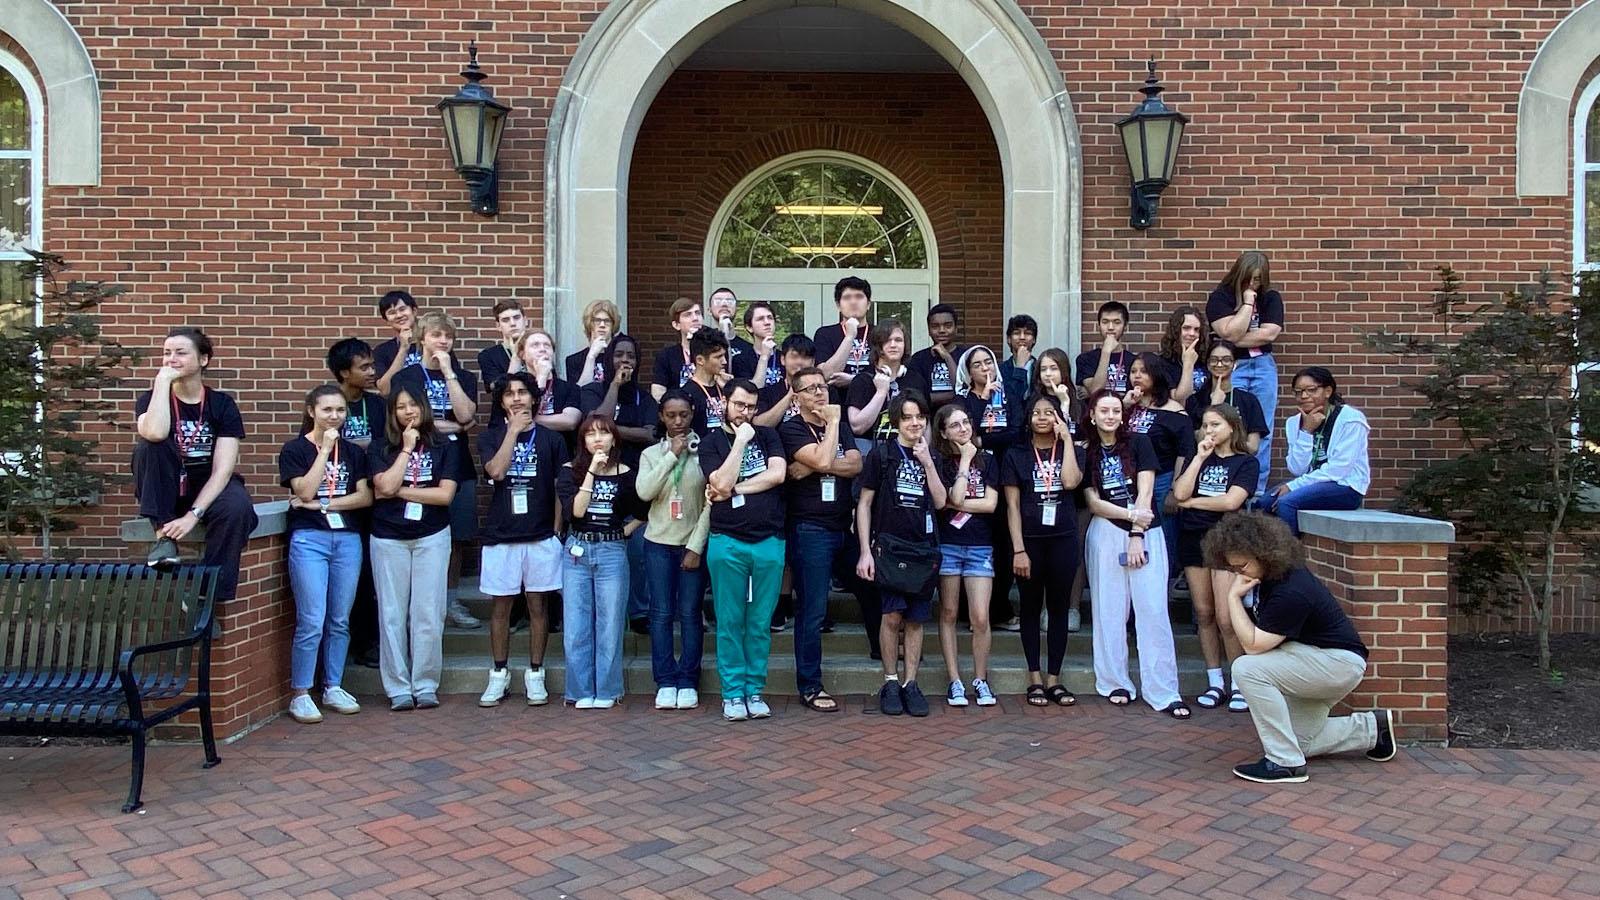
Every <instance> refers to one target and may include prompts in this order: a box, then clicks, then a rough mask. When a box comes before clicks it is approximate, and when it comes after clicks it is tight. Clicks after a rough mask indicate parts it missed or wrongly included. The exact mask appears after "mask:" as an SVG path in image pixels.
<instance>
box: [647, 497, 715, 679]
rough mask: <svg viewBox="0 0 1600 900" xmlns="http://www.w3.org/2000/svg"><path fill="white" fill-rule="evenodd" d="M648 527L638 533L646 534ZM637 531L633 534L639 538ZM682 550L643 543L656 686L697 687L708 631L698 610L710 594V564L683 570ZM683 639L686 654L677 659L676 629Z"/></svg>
mask: <svg viewBox="0 0 1600 900" xmlns="http://www.w3.org/2000/svg"><path fill="white" fill-rule="evenodd" d="M643 531H644V529H643V528H641V529H639V532H643ZM637 533H638V532H635V534H637ZM685 552H686V551H685V550H684V548H682V547H669V546H667V545H666V544H658V543H656V542H655V541H645V542H644V574H645V577H644V578H642V579H635V583H637V582H639V581H648V582H649V584H650V591H649V594H650V671H651V673H652V674H653V675H654V676H655V679H656V687H658V688H698V687H699V686H700V656H701V651H702V649H703V648H704V646H705V633H704V631H703V626H702V625H701V623H700V606H701V603H702V598H703V597H704V596H705V592H706V566H705V562H704V561H701V563H700V567H699V568H698V569H690V570H687V571H686V570H685V569H684V568H683V556H684V553H685ZM674 622H676V623H677V625H678V632H679V634H680V635H682V640H683V652H682V653H680V654H678V655H677V656H676V657H674V656H673V652H672V651H673V645H672V625H673V623H674Z"/></svg>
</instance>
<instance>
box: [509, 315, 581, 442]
mask: <svg viewBox="0 0 1600 900" xmlns="http://www.w3.org/2000/svg"><path fill="white" fill-rule="evenodd" d="M517 362H518V365H517V366H516V367H515V370H516V371H521V372H527V373H529V374H530V375H532V376H533V385H534V400H535V402H534V406H533V421H534V422H535V423H536V424H537V425H538V426H539V427H540V428H548V429H550V430H551V431H554V432H556V433H557V434H559V435H561V439H562V440H564V441H566V444H567V452H568V453H571V452H573V447H574V446H576V443H577V438H576V436H577V431H578V422H579V421H581V420H582V419H583V413H582V411H581V407H582V406H583V396H582V394H581V393H580V392H579V391H578V388H577V386H576V385H574V384H573V383H572V382H570V381H565V380H563V379H562V378H560V377H558V376H557V375H556V343H555V340H554V339H553V338H551V337H550V332H548V331H545V330H544V329H542V328H530V329H528V330H527V331H526V332H524V333H523V335H522V339H521V340H520V341H518V342H517ZM504 417H505V411H504V410H499V409H495V410H490V411H489V424H491V425H493V424H495V423H497V422H499V421H500V420H501V419H502V418H504Z"/></svg>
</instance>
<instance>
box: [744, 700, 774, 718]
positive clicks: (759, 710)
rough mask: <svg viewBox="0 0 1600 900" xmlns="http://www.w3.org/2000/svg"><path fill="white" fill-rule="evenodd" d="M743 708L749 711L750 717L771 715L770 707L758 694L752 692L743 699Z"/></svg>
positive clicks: (769, 716)
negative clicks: (748, 696)
mask: <svg viewBox="0 0 1600 900" xmlns="http://www.w3.org/2000/svg"><path fill="white" fill-rule="evenodd" d="M744 708H745V709H746V710H747V711H749V713H750V718H752V719H767V718H771V717H772V707H770V706H768V705H767V701H765V700H763V699H761V695H760V694H754V695H752V696H751V697H750V698H749V699H747V700H745V701H744Z"/></svg>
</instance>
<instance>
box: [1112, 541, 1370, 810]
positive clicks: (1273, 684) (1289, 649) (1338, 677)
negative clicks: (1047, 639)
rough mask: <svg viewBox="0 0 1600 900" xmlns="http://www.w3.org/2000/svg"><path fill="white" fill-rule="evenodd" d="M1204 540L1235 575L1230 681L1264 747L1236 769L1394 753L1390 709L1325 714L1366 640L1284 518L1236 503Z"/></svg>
mask: <svg viewBox="0 0 1600 900" xmlns="http://www.w3.org/2000/svg"><path fill="white" fill-rule="evenodd" d="M1204 550H1205V560H1206V565H1208V566H1210V567H1211V568H1212V569H1214V570H1217V571H1226V572H1227V573H1229V575H1230V576H1231V581H1232V584H1231V585H1230V586H1229V588H1228V592H1227V593H1226V594H1225V595H1223V601H1222V602H1223V604H1224V609H1223V610H1222V611H1221V612H1220V613H1219V615H1225V616H1227V617H1228V619H1229V620H1230V621H1232V623H1233V632H1234V634H1236V635H1238V638H1239V645H1240V646H1241V647H1242V648H1243V649H1244V655H1243V656H1241V657H1239V658H1238V659H1237V660H1235V661H1234V663H1233V679H1234V684H1235V685H1237V686H1238V687H1239V689H1240V690H1242V691H1244V696H1245V698H1246V699H1247V700H1249V701H1250V717H1251V718H1252V719H1253V720H1254V721H1255V726H1256V734H1257V735H1258V736H1259V737H1260V738H1261V746H1262V749H1263V750H1264V751H1265V752H1266V755H1265V756H1264V757H1262V759H1261V760H1260V761H1259V762H1254V763H1244V764H1241V765H1237V766H1234V767H1233V774H1235V775H1237V776H1239V777H1240V778H1243V779H1245V780H1247V781H1256V782H1261V783H1266V784H1272V783H1277V782H1301V781H1305V780H1306V759H1307V758H1309V757H1313V756H1325V755H1327V754H1330V753H1344V752H1349V751H1354V750H1364V751H1366V757H1367V759H1370V760H1373V761H1374V762H1386V761H1388V760H1391V759H1393V758H1394V755H1395V743H1394V719H1393V715H1392V714H1391V712H1390V711H1389V710H1387V709H1376V710H1372V711H1371V712H1358V713H1354V714H1352V715H1348V716H1330V715H1328V712H1329V710H1331V709H1332V708H1333V707H1334V706H1336V705H1338V703H1339V702H1340V701H1341V700H1343V699H1344V697H1345V695H1346V694H1348V693H1350V692H1351V691H1352V690H1354V689H1355V688H1356V686H1357V685H1359V684H1361V677H1362V675H1363V674H1364V673H1365V672H1366V668H1367V648H1366V645H1365V644H1363V643H1362V642H1361V636H1360V635H1359V634H1357V633H1356V629H1355V626H1354V625H1353V624H1351V622H1350V619H1349V617H1348V616H1346V615H1345V612H1344V608H1343V607H1342V606H1340V604H1339V601H1338V600H1335V599H1334V597H1333V595H1332V594H1330V593H1328V589H1327V588H1326V587H1323V585H1322V582H1320V581H1318V580H1317V579H1316V576H1314V575H1312V574H1311V572H1310V571H1308V570H1307V569H1306V564H1305V551H1304V549H1303V548H1302V547H1301V546H1300V542H1299V541H1298V540H1296V539H1295V537H1294V535H1293V534H1292V533H1291V532H1290V531H1289V526H1288V525H1286V524H1284V523H1283V522H1282V521H1281V520H1279V519H1277V518H1276V517H1273V516H1271V515H1268V514H1266V513H1260V512H1252V511H1245V512H1238V513H1232V514H1230V515H1227V516H1224V517H1223V519H1222V521H1221V522H1218V523H1217V525H1216V526H1215V527H1214V528H1212V529H1211V531H1210V533H1209V534H1207V535H1206V539H1205V542H1204ZM1097 599H1098V598H1097Z"/></svg>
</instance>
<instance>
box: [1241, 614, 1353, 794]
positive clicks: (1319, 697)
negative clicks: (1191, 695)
mask: <svg viewBox="0 0 1600 900" xmlns="http://www.w3.org/2000/svg"><path fill="white" fill-rule="evenodd" d="M1366 671H1367V661H1366V660H1364V659H1362V658H1361V656H1360V654H1357V653H1352V652H1350V651H1349V650H1326V649H1323V648H1321V647H1313V646H1311V645H1309V644H1302V643H1300V642H1299V641H1284V642H1283V643H1281V644H1279V645H1278V646H1276V647H1274V648H1272V649H1271V650H1268V651H1267V652H1265V653H1247V654H1245V655H1244V656H1241V657H1239V658H1238V659H1236V660H1234V661H1233V683H1234V685H1235V686H1237V687H1238V688H1239V692H1240V693H1242V694H1244V699H1245V700H1247V701H1249V703H1250V718H1251V719H1253V720H1255V725H1256V734H1257V735H1258V736H1260V738H1261V749H1262V750H1263V751H1264V752H1265V753H1266V755H1267V759H1270V760H1272V761H1273V762H1275V763H1277V764H1278V765H1280V766H1289V767H1294V766H1303V765H1305V764H1306V758H1307V757H1310V756H1325V755H1327V754H1329V753H1345V752H1348V751H1351V750H1371V749H1372V748H1373V745H1375V744H1376V743H1377V742H1378V721H1377V719H1376V718H1374V717H1373V714H1372V713H1370V712H1358V713H1355V714H1354V715H1348V716H1329V715H1328V710H1330V709H1332V708H1333V705H1334V704H1335V703H1338V702H1339V701H1340V700H1343V699H1344V696H1345V695H1346V694H1348V693H1350V692H1351V691H1353V690H1355V689H1356V685H1358V684H1360V683H1361V676H1362V675H1363V674H1364V673H1365V672H1366Z"/></svg>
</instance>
